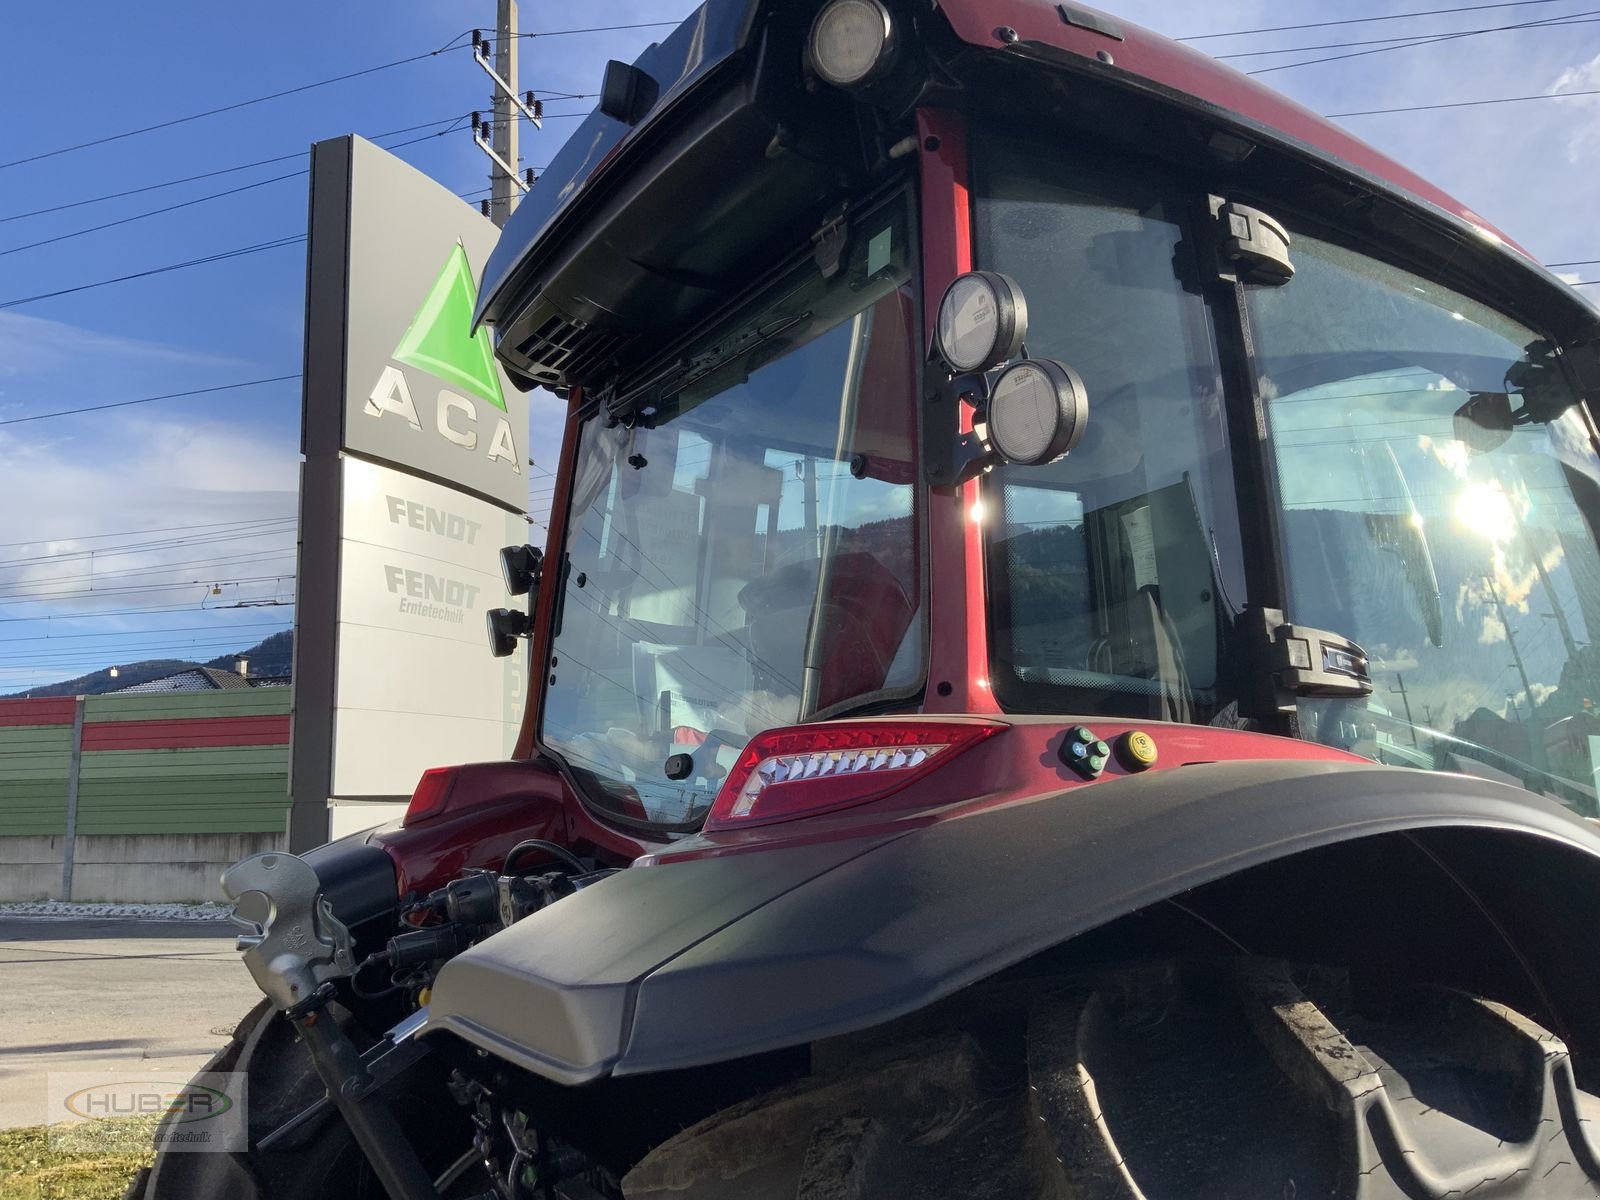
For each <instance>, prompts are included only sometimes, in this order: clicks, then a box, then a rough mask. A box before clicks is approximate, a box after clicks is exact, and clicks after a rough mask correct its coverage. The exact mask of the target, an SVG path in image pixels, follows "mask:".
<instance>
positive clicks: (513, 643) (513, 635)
mask: <svg viewBox="0 0 1600 1200" xmlns="http://www.w3.org/2000/svg"><path fill="white" fill-rule="evenodd" d="M484 619H485V621H486V623H487V624H488V627H489V653H490V654H493V655H494V656H495V657H496V658H509V657H510V656H511V655H512V654H513V653H514V652H515V651H516V648H517V639H518V638H522V637H527V636H528V634H529V633H530V632H531V631H532V629H533V621H532V619H531V618H529V616H528V614H527V613H525V612H517V611H516V610H515V609H510V608H491V609H490V610H489V611H488V612H486V613H485V614H484Z"/></svg>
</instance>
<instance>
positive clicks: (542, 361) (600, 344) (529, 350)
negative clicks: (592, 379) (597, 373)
mask: <svg viewBox="0 0 1600 1200" xmlns="http://www.w3.org/2000/svg"><path fill="white" fill-rule="evenodd" d="M622 342H623V338H622V337H621V335H619V334H615V333H608V332H606V331H605V330H602V329H596V328H594V327H593V326H590V325H583V324H580V323H578V322H576V321H568V320H566V319H564V318H562V317H560V316H558V315H552V316H550V317H549V318H548V319H547V320H546V321H545V322H544V323H543V324H542V325H540V326H539V328H538V329H536V330H534V332H533V334H532V335H531V336H530V337H528V338H526V339H524V340H523V341H521V342H519V343H518V344H517V353H518V354H519V355H521V356H522V357H523V358H524V359H526V360H527V361H528V363H529V364H530V365H531V366H532V367H533V370H534V373H535V374H537V375H560V376H562V377H563V378H568V379H581V378H583V377H584V375H585V374H588V373H591V372H592V371H593V370H594V368H595V367H597V366H599V365H600V364H602V363H604V362H605V361H606V360H607V358H609V357H610V356H611V355H613V354H615V353H616V351H617V350H618V348H620V347H621V345H622Z"/></svg>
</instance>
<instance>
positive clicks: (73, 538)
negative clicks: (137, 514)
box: [0, 516, 296, 553]
mask: <svg viewBox="0 0 1600 1200" xmlns="http://www.w3.org/2000/svg"><path fill="white" fill-rule="evenodd" d="M295 519H296V518H294V517H293V516H286V517H261V518H257V517H241V518H240V519H238V520H236V521H208V522H206V523H204V524H201V525H161V526H157V527H156V528H154V529H119V530H113V531H112V532H110V533H76V534H56V535H55V536H53V537H36V538H30V539H28V540H27V541H25V542H0V550H9V549H11V548H12V547H13V546H37V545H39V544H40V543H41V542H87V541H90V540H91V539H94V538H111V537H134V536H140V535H144V534H149V533H173V532H176V531H178V530H188V529H221V528H223V527H225V526H238V525H256V524H259V523H261V522H263V521H266V522H272V521H293V520H295ZM84 553H88V551H84Z"/></svg>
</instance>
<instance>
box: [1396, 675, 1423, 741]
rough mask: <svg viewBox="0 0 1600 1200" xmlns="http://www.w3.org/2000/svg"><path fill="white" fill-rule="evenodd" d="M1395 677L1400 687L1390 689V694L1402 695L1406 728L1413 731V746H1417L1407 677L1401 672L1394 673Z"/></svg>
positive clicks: (1415, 724)
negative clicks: (1407, 689)
mask: <svg viewBox="0 0 1600 1200" xmlns="http://www.w3.org/2000/svg"><path fill="white" fill-rule="evenodd" d="M1394 677H1395V679H1397V680H1398V681H1399V684H1400V686H1399V687H1392V688H1390V689H1389V693H1390V694H1391V695H1393V694H1394V693H1395V692H1399V693H1400V703H1401V704H1403V705H1405V706H1406V728H1407V729H1409V730H1411V744H1412V745H1413V746H1415V745H1416V744H1417V723H1416V722H1415V721H1413V720H1412V719H1411V697H1410V696H1409V695H1407V694H1406V677H1405V676H1404V675H1402V674H1400V672H1399V671H1396V672H1395V673H1394Z"/></svg>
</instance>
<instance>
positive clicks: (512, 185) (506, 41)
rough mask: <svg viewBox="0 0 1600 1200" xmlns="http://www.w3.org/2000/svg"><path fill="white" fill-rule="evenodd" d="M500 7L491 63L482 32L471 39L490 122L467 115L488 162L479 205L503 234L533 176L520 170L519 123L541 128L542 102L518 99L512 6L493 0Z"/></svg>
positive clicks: (529, 95)
mask: <svg viewBox="0 0 1600 1200" xmlns="http://www.w3.org/2000/svg"><path fill="white" fill-rule="evenodd" d="M496 3H497V4H498V5H499V10H498V12H497V14H496V16H497V29H496V36H495V44H494V62H493V63H490V61H489V43H488V42H486V41H485V40H484V38H483V35H482V33H481V32H479V31H477V30H474V31H473V34H472V61H473V62H475V63H477V64H478V66H479V67H480V68H481V69H482V70H483V73H484V74H486V75H487V76H489V78H490V79H491V80H493V81H494V91H492V92H491V93H490V94H489V105H490V117H489V119H488V120H487V121H485V120H483V119H482V118H481V117H480V116H479V115H478V114H477V113H473V114H472V140H473V141H475V142H476V143H478V149H480V150H482V151H483V152H484V154H485V155H487V156H488V158H489V162H490V164H491V165H490V168H489V188H490V197H489V199H488V200H485V201H484V202H483V215H484V216H486V217H488V218H490V219H491V220H492V221H494V223H495V224H496V225H498V226H500V227H501V228H502V229H504V228H505V224H506V222H507V221H509V220H510V219H511V214H512V213H513V212H514V211H516V207H517V201H518V200H520V199H522V194H523V193H524V192H526V191H527V190H528V189H529V188H530V187H532V186H533V171H532V170H531V169H530V170H528V171H527V172H523V171H522V170H520V167H521V162H522V158H521V155H520V153H519V152H518V150H517V134H518V132H519V127H518V124H517V122H518V120H519V118H523V117H525V118H527V120H528V121H529V122H530V123H531V124H532V125H533V127H534V128H535V129H540V128H543V125H544V122H543V119H542V118H543V115H544V113H543V110H544V104H543V102H542V101H539V100H536V99H534V95H533V93H532V92H528V93H527V94H526V95H525V96H519V95H517V0H496Z"/></svg>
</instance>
